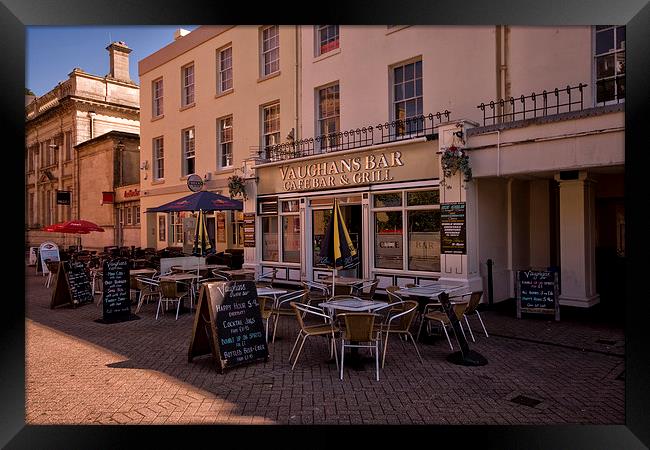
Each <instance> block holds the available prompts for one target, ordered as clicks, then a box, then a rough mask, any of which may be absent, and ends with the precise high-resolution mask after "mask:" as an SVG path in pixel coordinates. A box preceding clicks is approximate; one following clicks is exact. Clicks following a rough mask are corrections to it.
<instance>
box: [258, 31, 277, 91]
mask: <svg viewBox="0 0 650 450" xmlns="http://www.w3.org/2000/svg"><path fill="white" fill-rule="evenodd" d="M274 28H275V29H276V30H277V33H276V34H275V36H269V37H267V38H265V37H264V33H265V32H266V31H268V30H271V29H274ZM273 38H276V40H277V45H276V46H274V47H270V45H272V44H271V42H270V41H271V40H272V39H273ZM267 42H269V47H268V48H266V49H265V45H266V43H267ZM275 50H277V58H275V59H271V57H272V54H273V52H274V51H275ZM267 55H268V60H267ZM275 63H277V69H276V70H272V67H273V65H274V64H275ZM267 68H268V71H267ZM278 72H280V25H268V26H265V27H262V28H260V75H261V77H262V78H264V77H268V76H271V75H273V74H274V73H278Z"/></svg>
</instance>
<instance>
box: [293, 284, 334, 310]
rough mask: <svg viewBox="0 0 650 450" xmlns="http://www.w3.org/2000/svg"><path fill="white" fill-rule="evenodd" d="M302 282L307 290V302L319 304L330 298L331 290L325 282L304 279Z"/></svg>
mask: <svg viewBox="0 0 650 450" xmlns="http://www.w3.org/2000/svg"><path fill="white" fill-rule="evenodd" d="M300 284H301V285H302V287H303V288H304V289H305V290H307V299H308V300H307V303H309V304H310V305H317V304H319V303H323V302H326V301H328V300H329V298H330V290H329V288H328V287H327V286H326V285H324V284H323V283H319V282H317V281H308V280H303V281H301V282H300Z"/></svg>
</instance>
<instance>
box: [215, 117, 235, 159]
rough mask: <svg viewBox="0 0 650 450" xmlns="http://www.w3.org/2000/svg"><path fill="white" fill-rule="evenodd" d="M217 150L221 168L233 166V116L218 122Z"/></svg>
mask: <svg viewBox="0 0 650 450" xmlns="http://www.w3.org/2000/svg"><path fill="white" fill-rule="evenodd" d="M218 124H219V126H218V136H217V140H218V142H217V148H218V155H217V160H218V161H219V168H225V167H231V166H232V116H228V117H224V118H223V119H219V120H218Z"/></svg>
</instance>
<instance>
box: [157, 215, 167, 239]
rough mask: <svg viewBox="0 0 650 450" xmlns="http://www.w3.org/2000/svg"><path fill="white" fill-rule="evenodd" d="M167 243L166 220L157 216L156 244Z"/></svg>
mask: <svg viewBox="0 0 650 450" xmlns="http://www.w3.org/2000/svg"><path fill="white" fill-rule="evenodd" d="M166 241H167V218H166V216H164V215H159V216H158V242H166Z"/></svg>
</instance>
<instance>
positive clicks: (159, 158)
mask: <svg viewBox="0 0 650 450" xmlns="http://www.w3.org/2000/svg"><path fill="white" fill-rule="evenodd" d="M152 159H153V178H154V180H159V179H161V178H165V141H164V139H163V137H162V136H160V137H157V138H154V139H153V158H152Z"/></svg>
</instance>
